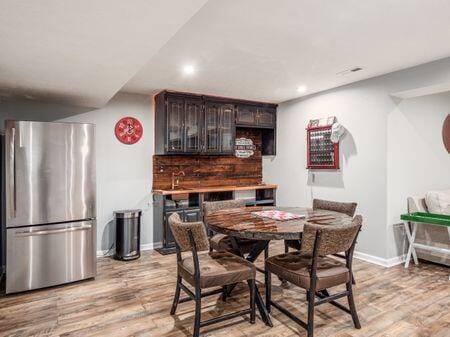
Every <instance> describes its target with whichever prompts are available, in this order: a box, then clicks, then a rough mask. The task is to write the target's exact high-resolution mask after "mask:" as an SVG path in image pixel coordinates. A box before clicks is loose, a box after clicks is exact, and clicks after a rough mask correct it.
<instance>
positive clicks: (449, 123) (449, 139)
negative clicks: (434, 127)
mask: <svg viewBox="0 0 450 337" xmlns="http://www.w3.org/2000/svg"><path fill="white" fill-rule="evenodd" d="M442 139H443V141H444V146H445V148H446V149H447V151H448V153H450V115H447V118H446V119H445V121H444V126H443V127H442Z"/></svg>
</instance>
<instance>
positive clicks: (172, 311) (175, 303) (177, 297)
mask: <svg viewBox="0 0 450 337" xmlns="http://www.w3.org/2000/svg"><path fill="white" fill-rule="evenodd" d="M180 283H181V277H180V276H178V277H177V287H176V289H175V296H174V297H173V304H172V309H170V314H171V315H175V312H176V311H177V306H178V301H179V300H180Z"/></svg>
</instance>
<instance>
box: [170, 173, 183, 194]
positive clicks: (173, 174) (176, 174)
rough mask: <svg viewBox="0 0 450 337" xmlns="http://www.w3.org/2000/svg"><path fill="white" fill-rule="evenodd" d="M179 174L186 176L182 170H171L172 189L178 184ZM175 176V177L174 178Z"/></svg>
mask: <svg viewBox="0 0 450 337" xmlns="http://www.w3.org/2000/svg"><path fill="white" fill-rule="evenodd" d="M180 176H183V177H184V176H186V174H185V173H184V171H178V172H172V189H173V190H174V189H175V187H179V186H180ZM175 177H176V178H175Z"/></svg>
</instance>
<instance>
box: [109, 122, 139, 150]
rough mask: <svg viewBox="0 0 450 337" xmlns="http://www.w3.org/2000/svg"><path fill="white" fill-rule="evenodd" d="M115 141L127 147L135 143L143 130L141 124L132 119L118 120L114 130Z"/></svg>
mask: <svg viewBox="0 0 450 337" xmlns="http://www.w3.org/2000/svg"><path fill="white" fill-rule="evenodd" d="M114 131H115V133H116V137H117V139H118V140H119V141H120V142H122V143H124V144H127V145H130V144H134V143H137V142H138V141H139V139H141V137H142V133H143V132H144V129H143V127H142V124H141V122H139V121H138V120H137V119H136V118H134V117H124V118H122V119H121V120H119V121H118V122H117V124H116V127H115V129H114Z"/></svg>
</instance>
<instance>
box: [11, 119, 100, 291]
mask: <svg viewBox="0 0 450 337" xmlns="http://www.w3.org/2000/svg"><path fill="white" fill-rule="evenodd" d="M94 137H95V127H94V125H92V124H77V123H42V122H26V121H6V122H5V149H4V153H5V155H4V165H5V167H4V171H5V176H4V185H5V186H4V195H5V199H6V200H5V204H4V207H5V210H4V226H5V227H6V228H5V230H4V232H6V293H14V292H20V291H24V290H31V289H38V288H43V287H48V286H53V285H58V284H63V283H68V282H73V281H78V280H82V279H86V278H92V277H95V274H96V182H95V144H94V142H95V140H94Z"/></svg>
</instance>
